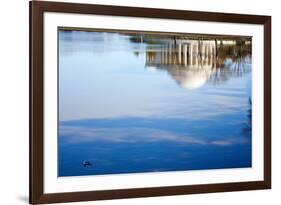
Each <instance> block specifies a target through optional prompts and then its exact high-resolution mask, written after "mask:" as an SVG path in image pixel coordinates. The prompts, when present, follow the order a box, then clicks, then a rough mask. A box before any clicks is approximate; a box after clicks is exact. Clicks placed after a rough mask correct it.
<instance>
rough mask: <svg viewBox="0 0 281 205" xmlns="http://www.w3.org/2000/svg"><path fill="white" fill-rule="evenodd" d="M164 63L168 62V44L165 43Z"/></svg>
mask: <svg viewBox="0 0 281 205" xmlns="http://www.w3.org/2000/svg"><path fill="white" fill-rule="evenodd" d="M165 64H168V46H167V44H166V45H165Z"/></svg>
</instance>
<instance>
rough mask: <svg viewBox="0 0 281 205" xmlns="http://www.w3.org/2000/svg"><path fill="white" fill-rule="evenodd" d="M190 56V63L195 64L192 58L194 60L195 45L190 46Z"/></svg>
mask: <svg viewBox="0 0 281 205" xmlns="http://www.w3.org/2000/svg"><path fill="white" fill-rule="evenodd" d="M189 57H190V65H192V64H193V62H192V60H193V45H192V44H190V46H189Z"/></svg>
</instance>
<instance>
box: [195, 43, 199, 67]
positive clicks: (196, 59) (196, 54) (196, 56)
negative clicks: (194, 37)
mask: <svg viewBox="0 0 281 205" xmlns="http://www.w3.org/2000/svg"><path fill="white" fill-rule="evenodd" d="M199 49H200V48H199V43H198V45H197V46H196V53H195V66H196V67H198V54H199Z"/></svg>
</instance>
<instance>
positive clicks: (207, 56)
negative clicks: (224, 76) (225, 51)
mask: <svg viewBox="0 0 281 205" xmlns="http://www.w3.org/2000/svg"><path fill="white" fill-rule="evenodd" d="M206 64H207V65H209V45H208V44H207V45H206Z"/></svg>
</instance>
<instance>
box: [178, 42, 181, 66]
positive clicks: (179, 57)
mask: <svg viewBox="0 0 281 205" xmlns="http://www.w3.org/2000/svg"><path fill="white" fill-rule="evenodd" d="M178 59H179V64H181V43H179V44H178Z"/></svg>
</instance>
